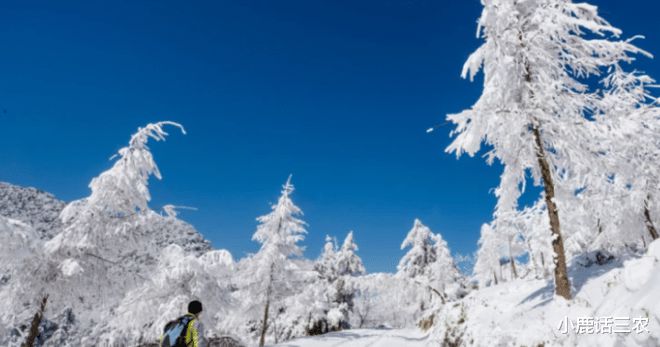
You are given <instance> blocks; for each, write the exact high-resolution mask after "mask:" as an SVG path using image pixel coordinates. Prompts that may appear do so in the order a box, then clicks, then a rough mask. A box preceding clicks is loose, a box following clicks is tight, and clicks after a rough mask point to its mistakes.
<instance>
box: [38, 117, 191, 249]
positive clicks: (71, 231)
mask: <svg viewBox="0 0 660 347" xmlns="http://www.w3.org/2000/svg"><path fill="white" fill-rule="evenodd" d="M167 125H171V126H175V127H177V128H179V129H181V131H182V132H183V133H184V134H185V131H184V129H183V127H182V126H181V125H180V124H178V123H174V122H158V123H151V124H147V125H146V126H145V127H144V128H139V129H138V131H137V132H136V133H135V134H133V136H132V137H131V139H130V141H129V143H128V146H126V147H123V148H122V149H120V150H119V152H118V153H117V155H115V156H113V158H114V157H118V160H117V161H115V163H114V165H113V166H112V168H110V169H109V170H107V171H105V172H103V173H101V174H100V175H99V176H98V177H96V178H94V179H93V180H92V182H91V183H90V184H89V187H90V189H91V191H92V192H91V195H90V196H89V197H87V198H84V199H82V200H77V201H74V202H72V203H70V204H68V205H67V206H66V207H65V208H64V210H63V211H62V214H61V219H62V221H63V222H64V223H65V229H64V231H63V232H62V233H60V234H58V235H57V236H56V237H54V238H53V239H52V240H50V241H48V242H47V244H46V249H47V251H49V252H50V253H54V252H58V251H59V252H66V253H67V254H71V253H72V252H75V253H77V254H78V255H80V254H81V253H82V255H85V254H88V253H87V251H88V250H93V249H99V248H107V247H110V248H113V249H116V248H118V247H114V246H113V245H109V244H108V243H112V244H114V243H115V242H116V241H117V238H118V237H124V236H128V237H130V235H123V234H125V233H126V232H127V231H128V230H130V225H131V223H132V222H134V221H135V218H133V216H135V215H138V214H144V213H146V212H147V211H149V208H148V206H147V204H148V202H149V201H150V200H151V194H150V193H149V188H148V184H149V178H150V177H151V176H155V177H156V178H158V179H160V178H161V174H160V171H159V170H158V166H157V165H156V162H155V161H154V158H153V155H152V154H151V151H150V149H149V147H148V146H147V142H148V141H149V139H154V140H156V141H164V140H165V138H166V136H167V135H168V134H167V132H165V130H164V127H165V126H167ZM119 235H121V236H119ZM73 261H75V260H73Z"/></svg>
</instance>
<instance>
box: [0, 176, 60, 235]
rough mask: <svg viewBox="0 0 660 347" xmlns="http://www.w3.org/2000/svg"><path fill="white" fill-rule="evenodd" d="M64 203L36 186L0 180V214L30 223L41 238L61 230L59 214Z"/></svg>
mask: <svg viewBox="0 0 660 347" xmlns="http://www.w3.org/2000/svg"><path fill="white" fill-rule="evenodd" d="M65 205H66V203H65V202H64V201H61V200H58V199H57V198H56V197H55V196H53V195H52V194H50V193H46V192H44V191H41V190H38V189H36V188H31V187H20V186H16V185H13V184H9V183H5V182H0V216H3V217H7V218H11V219H15V220H19V221H21V222H23V223H27V224H29V225H31V226H32V228H33V229H34V230H35V231H37V233H38V234H39V237H40V238H41V239H42V240H49V239H51V238H53V236H55V234H57V233H58V232H59V231H60V230H61V228H62V223H61V222H60V219H59V216H60V212H62V209H63V208H64V206H65Z"/></svg>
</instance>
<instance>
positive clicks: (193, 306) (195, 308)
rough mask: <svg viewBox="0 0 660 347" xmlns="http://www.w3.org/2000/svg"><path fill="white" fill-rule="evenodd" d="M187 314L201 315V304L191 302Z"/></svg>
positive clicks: (195, 301)
mask: <svg viewBox="0 0 660 347" xmlns="http://www.w3.org/2000/svg"><path fill="white" fill-rule="evenodd" d="M188 313H192V314H194V315H195V316H199V314H200V313H202V303H201V302H199V301H197V300H193V301H191V302H190V303H188Z"/></svg>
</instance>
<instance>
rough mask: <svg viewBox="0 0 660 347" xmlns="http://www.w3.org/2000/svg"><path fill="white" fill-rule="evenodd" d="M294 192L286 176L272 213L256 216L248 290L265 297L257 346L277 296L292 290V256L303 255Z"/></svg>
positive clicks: (263, 338) (263, 337) (302, 228)
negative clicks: (256, 246)
mask: <svg viewBox="0 0 660 347" xmlns="http://www.w3.org/2000/svg"><path fill="white" fill-rule="evenodd" d="M293 191H294V187H293V184H292V183H291V176H289V178H288V179H287V181H286V183H285V184H284V186H283V189H282V194H281V195H280V198H279V199H278V201H277V204H275V205H273V206H272V212H271V213H269V214H267V215H264V216H261V217H259V218H257V220H258V221H259V223H260V224H259V226H258V227H257V231H256V232H255V233H254V235H253V236H252V239H253V240H254V241H257V242H259V243H260V244H261V248H260V249H259V252H257V253H256V254H255V255H254V257H253V258H252V259H251V260H250V266H249V269H250V270H249V276H250V278H251V279H253V280H254V281H252V282H251V283H250V291H251V292H253V295H254V299H258V298H264V299H265V302H264V303H263V305H264V308H263V316H262V320H261V330H260V334H259V345H260V346H263V345H264V344H265V341H266V334H267V332H268V324H269V323H268V322H269V315H270V309H271V306H272V305H274V304H275V301H276V299H277V298H278V297H282V296H284V295H285V293H287V292H291V291H292V290H293V288H292V285H293V284H292V282H291V281H292V276H293V271H294V270H295V264H293V263H292V262H291V258H292V257H297V256H300V255H302V251H303V249H302V248H301V247H300V246H299V245H298V242H300V241H302V240H303V239H304V235H305V233H306V230H305V222H303V221H302V220H300V219H298V218H297V216H299V215H302V210H300V208H299V207H298V206H296V205H295V204H294V203H293V201H292V200H291V194H292V193H293Z"/></svg>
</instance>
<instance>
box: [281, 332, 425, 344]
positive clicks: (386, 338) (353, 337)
mask: <svg viewBox="0 0 660 347" xmlns="http://www.w3.org/2000/svg"><path fill="white" fill-rule="evenodd" d="M271 346H273V347H274V346H278V347H425V346H433V344H432V343H431V342H430V341H428V334H426V333H423V332H421V331H419V330H417V329H395V330H388V329H355V330H347V331H340V332H334V333H329V334H325V335H322V336H318V337H306V338H301V339H296V340H292V341H289V342H285V343H281V344H278V345H271Z"/></svg>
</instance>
